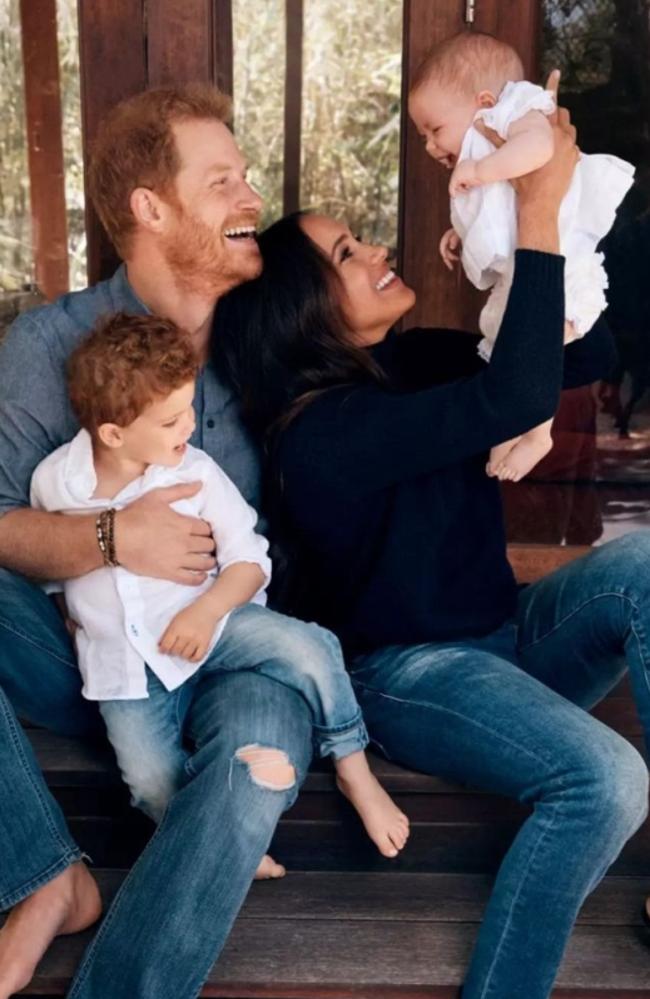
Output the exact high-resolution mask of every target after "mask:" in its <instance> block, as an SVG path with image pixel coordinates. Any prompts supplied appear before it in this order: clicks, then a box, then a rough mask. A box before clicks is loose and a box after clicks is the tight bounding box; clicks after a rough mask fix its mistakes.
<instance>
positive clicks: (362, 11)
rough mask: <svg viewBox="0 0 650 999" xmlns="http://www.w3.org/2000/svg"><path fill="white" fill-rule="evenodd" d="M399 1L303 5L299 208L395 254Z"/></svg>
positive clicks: (325, 0)
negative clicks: (338, 220) (335, 220)
mask: <svg viewBox="0 0 650 999" xmlns="http://www.w3.org/2000/svg"><path fill="white" fill-rule="evenodd" d="M402 6H403V5H402V0H355V2H349V0H346V2H343V0H305V35H304V72H303V77H304V84H303V118H302V120H303V139H302V145H303V149H302V167H301V203H302V205H303V207H305V208H311V209H316V210H318V211H321V212H326V213H327V214H332V215H336V216H339V217H345V219H346V220H347V221H348V222H349V224H350V227H351V228H352V231H353V232H359V233H361V234H362V235H363V236H364V237H365V238H367V239H371V240H373V241H377V242H381V243H385V244H387V245H388V246H395V245H396V240H397V193H398V176H399V126H400V119H399V114H400V87H401V76H402V13H403V12H402Z"/></svg>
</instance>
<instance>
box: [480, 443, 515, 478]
mask: <svg viewBox="0 0 650 999" xmlns="http://www.w3.org/2000/svg"><path fill="white" fill-rule="evenodd" d="M520 440H521V437H513V438H512V439H511V440H509V441H503V443H502V444H495V445H494V447H493V448H490V460H489V461H488V463H487V465H486V466H485V471H486V472H487V474H488V475H489V476H491V477H492V478H494V477H496V476H497V475H498V470H499V468H500V467H501V465H502V464H503V462H504V461H505V459H506V458H507V457H508V455H509V454H510V453H511V452H512V450H513V448H515V447H516V445H517V444H518V443H519V441H520Z"/></svg>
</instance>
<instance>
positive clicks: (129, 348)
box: [67, 312, 198, 433]
mask: <svg viewBox="0 0 650 999" xmlns="http://www.w3.org/2000/svg"><path fill="white" fill-rule="evenodd" d="M67 373H68V391H69V393H70V401H71V402H72V407H73V409H74V411H75V413H76V415H77V418H78V420H79V423H80V424H81V426H82V427H84V428H85V429H86V430H88V431H89V432H90V433H94V432H95V431H96V430H97V428H98V427H100V426H101V425H102V423H116V424H117V425H118V426H120V427H126V426H128V425H129V424H130V423H133V421H134V420H135V419H137V417H138V416H140V414H141V413H142V412H143V411H144V410H145V409H146V408H147V406H149V405H150V404H151V403H152V402H154V401H155V399H156V398H159V397H164V396H166V395H169V393H170V392H173V391H174V389H177V388H180V387H181V386H182V385H185V384H186V383H187V382H189V381H191V380H192V379H193V378H196V375H197V373H198V361H197V358H196V354H195V352H194V348H193V346H192V343H191V340H190V338H189V335H188V334H187V333H186V332H185V331H184V330H181V329H180V328H179V327H178V326H177V325H176V323H173V322H171V320H169V319H161V318H159V317H158V316H151V315H145V316H131V315H128V314H127V313H125V312H117V313H115V315H113V316H110V317H109V318H108V319H103V320H101V321H100V322H99V323H98V324H97V325H96V326H95V328H94V329H93V330H92V332H91V333H90V334H89V336H87V337H86V338H85V339H84V340H83V341H82V342H81V343H80V345H79V346H78V347H77V348H76V350H74V351H73V353H72V354H71V355H70V358H69V361H68V371H67Z"/></svg>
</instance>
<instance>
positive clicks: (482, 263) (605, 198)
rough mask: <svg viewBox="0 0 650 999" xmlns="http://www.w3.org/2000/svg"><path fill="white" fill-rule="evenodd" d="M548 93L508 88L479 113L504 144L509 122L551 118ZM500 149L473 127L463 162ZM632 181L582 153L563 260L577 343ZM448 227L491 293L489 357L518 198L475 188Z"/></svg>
mask: <svg viewBox="0 0 650 999" xmlns="http://www.w3.org/2000/svg"><path fill="white" fill-rule="evenodd" d="M554 110H555V101H554V98H553V95H552V94H551V92H550V91H548V90H544V89H543V88H542V87H538V86H535V84H533V83H528V82H527V81H525V80H524V81H521V82H519V83H507V84H506V85H505V87H504V88H503V90H502V91H501V94H500V95H499V100H498V101H497V103H496V104H495V105H494V107H492V108H483V109H481V110H480V111H478V112H477V114H476V116H475V118H474V121H478V120H481V121H483V122H484V123H485V125H487V126H488V127H489V128H491V129H493V130H494V131H495V132H497V133H498V135H500V136H501V138H502V139H504V140H507V138H508V130H509V128H510V126H511V124H512V123H513V122H515V121H517V120H518V119H519V118H522V117H523V116H524V115H525V114H527V113H528V112H529V111H541V112H542V113H543V114H546V115H549V114H552V113H553V111H554ZM495 148H496V147H495V146H494V145H493V144H492V143H491V142H490V141H489V139H486V137H485V136H484V135H482V134H481V133H480V132H479V131H478V129H476V128H475V127H474V125H471V126H470V128H469V129H468V130H467V132H466V133H465V137H464V139H463V144H462V147H461V151H460V155H459V160H464V159H474V160H480V159H483V157H484V156H489V155H490V153H493V152H494V151H495ZM633 179H634V167H633V166H632V165H631V164H630V163H626V162H625V160H621V159H619V158H618V157H617V156H610V155H608V154H598V155H591V156H586V155H581V156H580V160H579V162H578V164H577V166H576V169H575V173H574V175H573V180H572V181H571V186H570V188H569V190H568V192H567V194H566V195H565V197H564V200H563V202H562V206H561V208H560V217H559V227H560V252H561V253H563V254H564V256H565V258H566V265H565V301H566V318H567V320H569V321H570V322H571V323H572V324H573V328H574V331H575V334H574V338H578V337H581V336H584V334H585V333H587V332H588V331H589V330H590V329H591V327H592V326H593V324H594V323H595V322H596V319H597V318H598V316H599V315H600V313H601V312H602V311H603V309H605V307H606V305H607V300H606V298H605V289H606V288H607V274H606V273H605V268H604V267H603V254H602V253H598V252H596V247H597V246H598V243H599V242H600V240H601V239H602V238H603V236H604V235H605V234H606V233H607V232H608V231H609V230H610V229H611V227H612V224H613V222H614V217H615V215H616V209H617V208H618V206H619V205H620V203H621V201H622V200H623V198H624V196H625V194H626V192H627V191H628V189H629V188H630V186H631V185H632V182H633ZM451 224H452V225H453V227H454V229H455V230H456V232H457V233H458V235H459V236H460V238H461V240H462V242H463V250H462V262H463V267H464V269H465V273H466V274H467V277H468V278H469V280H470V281H471V282H472V284H473V285H475V286H476V287H477V288H481V289H485V288H492V293H491V295H490V297H489V299H488V301H487V302H486V304H485V306H484V308H483V310H482V312H481V317H480V328H481V332H482V333H483V337H484V339H483V340H482V341H481V344H480V346H479V353H480V354H481V355H482V356H483V357H485V358H486V360H487V359H488V358H489V356H490V354H491V352H492V346H493V344H494V341H495V339H496V336H497V333H498V332H499V327H500V326H501V320H502V318H503V313H504V311H505V307H506V304H507V301H508V293H509V291H510V285H511V282H512V274H513V268H514V253H515V247H516V241H517V218H516V204H515V192H514V189H513V187H512V185H511V184H510V183H509V182H508V181H496V182H495V183H493V184H486V185H484V186H482V187H474V188H472V189H471V190H470V191H468V192H467V193H466V194H460V195H458V196H457V197H456V198H452V199H451Z"/></svg>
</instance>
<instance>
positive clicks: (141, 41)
mask: <svg viewBox="0 0 650 999" xmlns="http://www.w3.org/2000/svg"><path fill="white" fill-rule="evenodd" d="M143 4H144V0H92V3H88V2H87V0H79V62H80V74H81V120H82V126H83V140H84V163H85V166H86V168H87V166H88V161H89V151H90V147H91V145H92V141H93V139H94V137H95V133H96V132H97V125H98V124H99V122H100V121H101V119H102V118H103V117H104V115H105V114H106V112H107V111H109V110H110V108H112V107H113V106H114V105H115V104H117V103H118V101H121V100H122V99H123V98H124V97H130V96H131V95H132V94H136V93H137V92H138V91H139V90H143V89H144V87H145V86H146V82H147V76H146V64H145V35H144V9H143ZM86 237H87V240H88V281H89V283H90V284H94V283H95V282H96V281H99V280H101V279H102V278H106V277H109V276H110V275H111V274H112V273H113V271H114V270H115V268H116V267H117V265H118V263H119V258H118V256H117V253H116V252H115V249H114V247H113V246H112V244H111V242H110V240H109V239H108V236H107V235H106V233H105V232H104V229H103V227H102V225H101V222H100V221H99V219H98V217H97V214H96V212H95V209H94V208H93V206H92V204H91V201H90V198H89V197H88V188H87V187H86Z"/></svg>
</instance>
